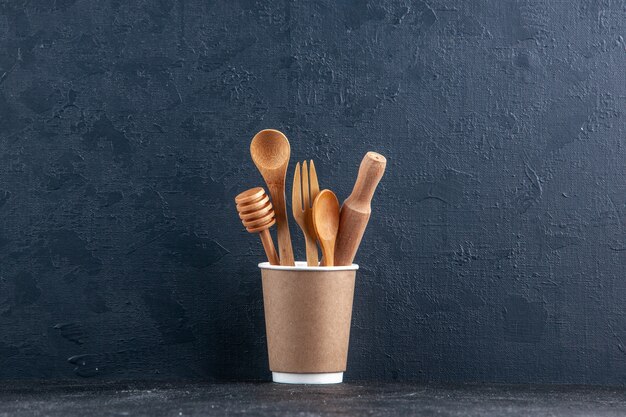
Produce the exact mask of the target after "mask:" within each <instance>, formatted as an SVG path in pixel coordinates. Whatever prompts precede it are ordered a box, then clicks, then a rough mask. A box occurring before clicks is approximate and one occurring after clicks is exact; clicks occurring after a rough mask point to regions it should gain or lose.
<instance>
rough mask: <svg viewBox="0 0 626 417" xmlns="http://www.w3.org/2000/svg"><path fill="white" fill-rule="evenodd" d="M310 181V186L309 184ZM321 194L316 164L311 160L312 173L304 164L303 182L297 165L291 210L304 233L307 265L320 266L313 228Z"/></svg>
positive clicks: (304, 163)
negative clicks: (314, 208) (318, 197)
mask: <svg viewBox="0 0 626 417" xmlns="http://www.w3.org/2000/svg"><path fill="white" fill-rule="evenodd" d="M309 181H310V184H309ZM319 193H320V186H319V184H318V182H317V173H316V172H315V164H313V160H311V165H310V171H309V168H308V167H307V163H306V161H304V162H302V180H301V179H300V163H299V162H298V163H297V164H296V172H295V173H294V175H293V189H292V192H291V209H292V211H293V217H294V219H296V223H298V226H300V229H302V233H304V240H305V242H306V264H307V265H308V266H318V258H317V238H316V234H315V228H314V227H313V208H312V204H313V201H314V200H315V197H317V195H318V194H319Z"/></svg>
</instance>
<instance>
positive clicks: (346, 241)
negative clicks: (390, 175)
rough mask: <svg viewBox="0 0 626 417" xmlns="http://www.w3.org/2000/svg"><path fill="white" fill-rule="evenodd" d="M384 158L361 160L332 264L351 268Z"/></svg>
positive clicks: (370, 154) (343, 210) (376, 155)
mask: <svg viewBox="0 0 626 417" xmlns="http://www.w3.org/2000/svg"><path fill="white" fill-rule="evenodd" d="M386 165H387V159H385V157H384V156H382V155H381V154H379V153H376V152H368V153H367V154H365V157H363V160H362V161H361V166H360V167H359V174H358V176H357V179H356V183H355V184H354V188H353V189H352V194H350V196H349V197H348V198H347V199H346V201H344V202H343V206H342V207H341V216H340V219H339V233H338V235H337V244H336V247H335V265H337V266H345V265H351V264H352V261H353V260H354V256H355V255H356V252H357V250H358V249H359V244H360V243H361V239H362V238H363V233H365V228H366V227H367V222H368V221H369V218H370V214H371V213H372V207H371V201H372V197H373V196H374V191H376V186H377V185H378V183H379V182H380V179H381V178H382V176H383V174H384V173H385V166H386Z"/></svg>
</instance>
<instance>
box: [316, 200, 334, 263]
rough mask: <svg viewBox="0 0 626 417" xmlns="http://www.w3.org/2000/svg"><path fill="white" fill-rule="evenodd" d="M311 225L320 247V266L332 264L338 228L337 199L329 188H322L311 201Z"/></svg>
mask: <svg viewBox="0 0 626 417" xmlns="http://www.w3.org/2000/svg"><path fill="white" fill-rule="evenodd" d="M313 226H314V227H315V233H316V234H317V239H318V240H319V241H320V246H321V247H322V254H323V255H324V258H323V259H322V266H333V260H334V259H335V240H336V239H337V231H338V230H339V200H337V196H336V195H335V193H333V192H332V191H330V190H322V191H321V192H320V193H319V194H318V196H317V197H316V198H315V201H314V202H313Z"/></svg>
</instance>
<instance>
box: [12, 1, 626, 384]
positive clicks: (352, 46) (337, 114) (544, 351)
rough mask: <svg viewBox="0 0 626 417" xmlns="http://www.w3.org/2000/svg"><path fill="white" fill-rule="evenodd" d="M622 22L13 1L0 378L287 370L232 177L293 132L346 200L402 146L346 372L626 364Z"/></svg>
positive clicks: (227, 4) (545, 374)
mask: <svg viewBox="0 0 626 417" xmlns="http://www.w3.org/2000/svg"><path fill="white" fill-rule="evenodd" d="M625 33H626V4H625V3H624V1H615V0H613V1H587V0H585V1H565V0H561V1H501V0H483V1H465V2H460V1H445V0H429V1H373V0H372V1H369V2H366V1H340V2H337V1H331V0H328V1H303V0H302V1H251V0H246V1H244V0H241V1H226V0H224V1H221V2H214V1H205V0H195V1H192V0H179V1H167V0H163V1H132V2H127V1H122V0H111V1H80V0H78V1H77V0H55V1H49V0H38V1H34V0H33V1H23V0H11V1H2V2H0V149H1V152H0V155H1V161H0V178H1V182H0V219H1V222H0V329H2V338H1V339H0V378H24V377H25V378H77V377H85V378H146V377H148V378H152V377H155V378H187V377H192V378H202V379H207V380H235V379H267V378H268V377H269V372H268V370H267V366H268V365H267V358H266V351H265V349H266V346H265V335H264V332H265V330H264V322H263V314H262V308H263V307H262V298H261V292H260V291H261V287H260V274H259V272H258V270H257V267H256V264H257V263H258V262H260V261H261V260H262V259H263V256H262V250H261V245H260V242H259V240H258V238H256V237H255V236H250V235H248V234H247V233H246V232H245V230H244V228H243V226H242V225H241V224H240V222H239V220H238V218H237V215H236V212H235V207H234V202H233V197H234V196H235V195H236V194H237V193H238V192H240V191H242V190H244V189H246V188H249V187H252V186H257V185H263V183H262V179H261V177H260V175H259V174H258V173H257V171H256V169H255V167H254V165H253V164H252V162H251V160H250V157H249V150H248V147H249V142H250V139H251V138H252V136H253V135H254V134H255V133H256V132H257V131H258V130H260V129H263V128H277V129H280V130H282V131H284V132H285V133H286V134H287V136H288V137H289V139H290V141H291V147H292V164H291V165H290V170H289V171H290V172H289V175H288V182H290V181H291V178H292V170H293V166H294V165H295V161H296V160H303V159H304V158H314V159H315V162H316V165H317V167H318V173H319V175H320V181H321V185H322V187H328V188H331V189H333V190H334V191H336V192H337V194H338V195H339V197H340V199H344V198H345V197H346V196H347V195H348V193H349V191H350V189H351V187H352V183H353V181H354V177H355V175H356V170H357V167H358V164H359V162H360V160H361V157H362V156H363V154H365V152H366V151H368V150H375V151H379V152H381V153H382V154H384V155H385V156H387V158H388V165H387V173H386V175H385V177H384V178H383V180H382V182H381V185H380V186H379V188H378V192H377V194H376V197H375V201H374V203H373V212H374V213H373V217H372V220H371V221H370V225H369V228H368V231H367V233H366V235H365V238H364V242H363V245H362V247H361V251H360V252H359V254H358V256H357V262H359V263H360V264H361V269H360V271H359V274H358V283H357V289H356V295H355V301H354V308H355V310H354V318H353V328H352V337H351V348H350V356H349V364H348V368H349V369H348V373H347V379H349V380H359V379H380V380H435V381H496V382H565V383H600V384H622V383H626V310H625V308H624V306H625V301H624V300H626V283H625V276H624V267H625V266H626V226H625V223H626V182H625V181H624V179H625V175H626V164H625V161H626V144H625V142H624V140H625V138H626V136H625V133H626V119H625V117H624V109H625V103H626V78H625V74H626V71H625V64H626V47H625V41H624V36H626V34H625ZM288 195H289V194H288ZM291 230H292V236H293V238H294V246H295V248H296V255H297V257H298V258H300V259H302V258H303V257H304V244H303V240H302V237H301V234H300V232H299V230H298V229H297V228H296V226H295V222H293V221H292V222H291Z"/></svg>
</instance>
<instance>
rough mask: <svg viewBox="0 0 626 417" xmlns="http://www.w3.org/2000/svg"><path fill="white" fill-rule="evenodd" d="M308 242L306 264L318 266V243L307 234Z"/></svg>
mask: <svg viewBox="0 0 626 417" xmlns="http://www.w3.org/2000/svg"><path fill="white" fill-rule="evenodd" d="M305 244H306V264H307V265H308V266H318V260H317V243H316V241H315V239H314V238H312V237H309V236H305Z"/></svg>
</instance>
